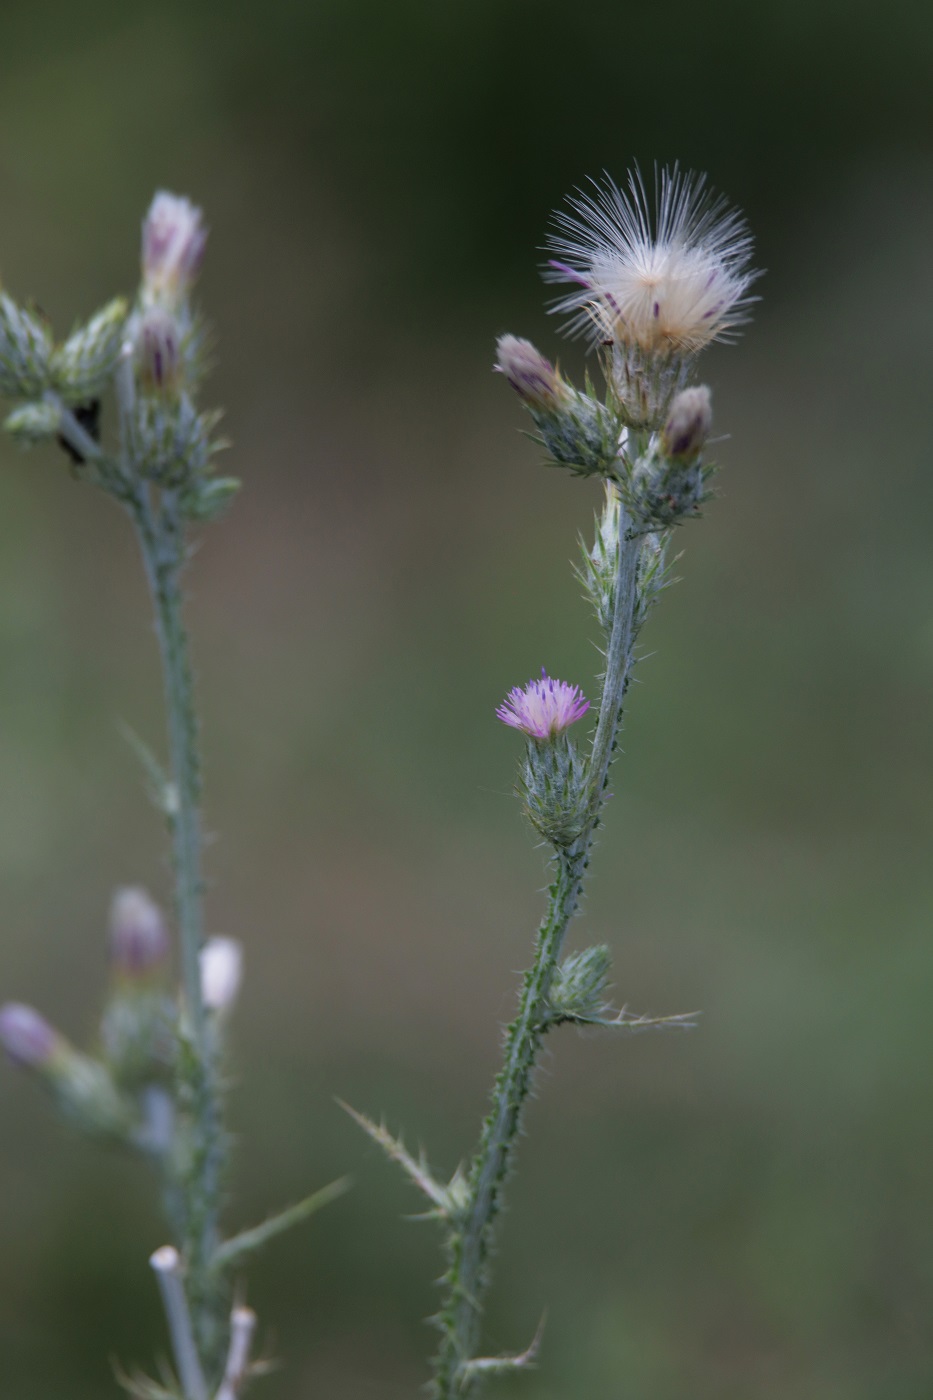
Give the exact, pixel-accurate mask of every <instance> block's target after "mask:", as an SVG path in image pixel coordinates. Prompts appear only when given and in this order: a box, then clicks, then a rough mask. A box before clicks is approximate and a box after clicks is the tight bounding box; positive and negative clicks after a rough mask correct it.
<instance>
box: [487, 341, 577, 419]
mask: <svg viewBox="0 0 933 1400" xmlns="http://www.w3.org/2000/svg"><path fill="white" fill-rule="evenodd" d="M494 369H495V370H496V371H497V373H499V374H504V375H505V377H506V379H507V380H508V381H509V383H510V384H511V386H512V388H513V389H514V390H515V392H516V394H518V396H519V398H521V399H522V400H523V401H524V402H525V403H526V404H527V405H528V407H529V408H532V409H537V410H539V411H543V412H548V411H550V412H552V413H553V412H556V411H557V410H558V409H559V408H560V407H561V405H562V404H563V403H564V402H565V401H566V398H567V393H568V389H567V384H566V383H565V381H564V380H563V379H562V378H561V376H560V374H559V373H558V372H557V370H556V369H555V368H554V366H553V365H552V364H551V362H550V360H546V359H545V358H544V356H543V355H542V354H541V352H540V350H536V349H535V347H534V346H533V345H532V343H531V341H530V340H522V339H520V337H519V336H517V335H500V337H499V339H498V341H497V342H496V364H495V366H494Z"/></svg>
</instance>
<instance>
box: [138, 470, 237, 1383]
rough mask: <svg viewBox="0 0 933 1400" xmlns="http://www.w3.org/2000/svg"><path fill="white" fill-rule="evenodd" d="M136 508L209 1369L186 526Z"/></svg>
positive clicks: (184, 1189) (215, 1339)
mask: <svg viewBox="0 0 933 1400" xmlns="http://www.w3.org/2000/svg"><path fill="white" fill-rule="evenodd" d="M131 509H132V514H133V518H134V520H135V523H136V527H137V532H138V535H139V540H140V546H141V550H142V556H143V562H144V565H145V569H146V576H147V579H148V582H149V588H150V592H151V594H152V600H153V606H154V609H155V618H156V632H157V634H158V638H159V648H160V652H161V657H162V671H163V679H164V687H165V703H166V711H167V719H168V737H169V751H170V756H171V773H172V794H171V798H172V800H171V802H170V803H169V804H167V805H168V807H169V811H168V817H169V826H170V830H171V837H172V865H173V870H174V876H175V905H176V913H177V918H178V927H179V936H180V941H181V962H182V985H183V987H184V998H185V1013H186V1022H187V1029H188V1038H187V1042H186V1043H185V1044H183V1046H182V1048H181V1066H180V1080H181V1083H182V1085H183V1088H184V1091H185V1093H186V1095H187V1098H188V1106H189V1110H190V1113H191V1121H192V1129H191V1141H190V1143H189V1144H188V1152H187V1157H186V1161H185V1163H184V1166H183V1172H184V1177H183V1180H181V1181H180V1182H179V1183H178V1194H179V1195H180V1197H181V1199H182V1201H183V1211H182V1215H183V1220H184V1236H185V1238H184V1241H183V1243H184V1249H185V1262H186V1271H187V1291H188V1297H189V1300H190V1303H191V1308H192V1312H193V1315H194V1325H195V1333H196V1338H197V1344H198V1349H199V1352H200V1355H201V1359H202V1361H203V1362H204V1365H205V1369H206V1370H207V1371H208V1373H211V1372H212V1371H213V1370H215V1369H216V1367H217V1365H218V1364H219V1358H220V1357H221V1354H222V1348H223V1346H224V1314H225V1311H226V1300H225V1299H224V1298H223V1297H222V1295H220V1294H219V1293H218V1289H217V1281H216V1272H215V1270H214V1269H213V1263H214V1257H215V1254H216V1250H217V1245H218V1215H219V1210H220V1196H221V1177H222V1170H223V1164H224V1155H225V1139H224V1133H223V1128H222V1123H221V1113H220V1101H219V1093H218V1088H217V1082H216V1079H217V1076H216V1066H215V1063H214V1049H213V1045H212V1038H211V1036H210V1027H209V1026H208V1023H207V1017H206V1015H205V1009H204V1002H203V998H202V995H201V968H200V953H201V945H202V942H203V920H202V909H201V901H202V876H201V845H202V837H201V818H200V798H201V771H200V756H199V751H198V730H197V717H196V712H195V706H194V687H193V683H192V677H191V666H190V662H189V659H188V637H187V632H186V630H185V625H184V619H183V616H182V593H181V587H180V581H179V576H180V573H181V570H182V568H183V565H184V562H185V539H184V526H183V522H182V519H181V516H180V514H179V513H178V510H177V503H176V501H175V499H174V497H173V494H172V493H171V492H169V491H163V492H162V494H161V497H160V499H159V502H158V509H156V508H155V507H154V505H153V502H152V499H151V497H150V495H149V494H148V491H146V489H145V488H143V489H141V490H140V491H139V492H138V493H137V494H136V495H135V496H134V498H133V502H132V507H131Z"/></svg>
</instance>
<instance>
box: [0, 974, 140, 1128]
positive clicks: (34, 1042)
mask: <svg viewBox="0 0 933 1400" xmlns="http://www.w3.org/2000/svg"><path fill="white" fill-rule="evenodd" d="M0 1044H2V1045H3V1048H4V1049H5V1050H6V1052H7V1054H8V1055H9V1057H10V1059H11V1060H12V1061H13V1062H14V1064H17V1065H21V1066H22V1067H23V1068H24V1069H31V1070H34V1071H35V1072H36V1073H37V1074H38V1075H39V1078H40V1080H41V1081H42V1083H43V1084H44V1085H45V1087H46V1089H47V1090H48V1091H49V1093H51V1095H52V1097H53V1098H54V1100H55V1102H56V1104H57V1105H58V1108H59V1109H60V1111H61V1112H62V1113H63V1114H64V1116H65V1117H66V1118H68V1119H69V1120H70V1121H71V1122H72V1123H74V1124H75V1125H76V1126H77V1127H79V1128H80V1129H81V1130H82V1131H83V1132H86V1133H90V1134H91V1135H92V1136H96V1137H110V1138H113V1137H116V1138H126V1137H127V1136H128V1134H129V1133H130V1132H131V1130H132V1127H133V1108H132V1105H131V1104H130V1103H129V1102H128V1101H127V1100H126V1099H124V1098H123V1096H122V1095H121V1094H120V1093H119V1091H118V1090H117V1087H116V1085H115V1084H114V1082H113V1079H112V1078H111V1076H110V1074H109V1072H108V1070H107V1069H106V1067H105V1066H104V1065H102V1064H101V1063H100V1061H99V1060H92V1059H91V1058H90V1057H89V1056H87V1055H81V1054H79V1053H78V1052H77V1051H76V1050H75V1049H74V1048H73V1046H71V1045H69V1044H68V1041H67V1040H66V1039H65V1037H64V1036H63V1035H59V1033H58V1031H56V1030H55V1029H54V1027H52V1026H50V1025H49V1023H48V1021H46V1020H45V1019H44V1017H42V1016H40V1015H39V1013H38V1011H34V1010H33V1008H32V1007H31V1006H23V1005H21V1004H19V1003H18V1002H8V1003H7V1005H6V1006H4V1007H2V1008H0Z"/></svg>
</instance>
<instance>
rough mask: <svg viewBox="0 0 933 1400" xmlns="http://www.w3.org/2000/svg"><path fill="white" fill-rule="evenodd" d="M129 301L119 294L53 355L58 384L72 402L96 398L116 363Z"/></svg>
mask: <svg viewBox="0 0 933 1400" xmlns="http://www.w3.org/2000/svg"><path fill="white" fill-rule="evenodd" d="M126 313H127V305H126V302H125V301H124V300H123V298H122V297H117V298H116V299H115V300H114V301H111V302H109V303H108V304H107V305H106V306H105V307H103V308H102V309H101V310H100V311H98V312H97V314H96V315H95V316H92V317H91V319H90V320H89V321H88V322H87V324H86V325H84V326H80V327H79V328H78V330H76V331H75V332H74V333H73V334H72V335H70V336H69V337H68V339H67V340H66V341H65V343H64V345H60V346H59V347H58V349H57V350H56V351H55V352H54V353H53V355H52V362H51V368H52V377H53V380H54V382H55V387H56V388H57V389H58V391H59V392H60V393H61V394H62V395H64V397H65V398H66V399H67V400H68V402H69V403H80V402H81V401H82V400H85V399H93V398H96V397H97V396H98V395H99V394H100V393H101V392H102V390H103V388H104V386H105V385H106V384H107V382H108V380H109V379H110V378H111V376H112V375H113V372H114V370H115V369H116V367H117V360H118V359H119V356H120V346H121V344H122V341H123V327H124V323H125V321H126Z"/></svg>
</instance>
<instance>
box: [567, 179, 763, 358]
mask: <svg viewBox="0 0 933 1400" xmlns="http://www.w3.org/2000/svg"><path fill="white" fill-rule="evenodd" d="M593 183H594V192H593V193H592V194H587V193H583V192H580V191H578V192H577V193H576V194H574V195H572V196H571V197H570V199H569V200H568V203H569V205H570V209H571V210H572V212H571V213H558V214H556V215H555V219H554V222H555V225H556V232H555V233H554V234H553V235H552V236H551V238H550V239H549V241H548V251H549V252H551V253H553V254H554V257H552V258H551V259H550V261H549V262H548V264H547V267H546V268H545V271H544V277H545V280H546V281H549V282H570V283H573V284H574V290H573V291H571V292H568V293H567V294H566V295H565V296H562V297H560V298H559V299H558V300H557V301H556V302H555V303H554V305H553V307H552V308H551V309H552V310H553V311H556V312H569V313H570V317H571V319H570V321H569V323H568V329H569V330H570V332H571V333H572V334H577V335H579V334H585V335H587V336H589V338H590V339H591V340H592V341H593V342H594V343H598V342H600V341H611V342H613V343H614V344H615V345H617V346H619V347H621V348H625V349H628V350H632V349H637V350H639V351H641V352H642V353H644V354H648V355H662V356H663V355H669V354H675V355H684V354H694V353H695V352H696V351H698V350H702V349H703V347H704V346H705V345H708V344H709V343H710V342H711V341H713V340H723V339H728V338H730V336H731V335H732V334H733V333H734V331H735V329H736V327H737V326H739V325H741V324H742V322H743V321H744V320H746V319H747V317H746V314H745V313H746V310H747V307H748V304H749V300H750V298H749V297H748V295H747V294H748V288H749V286H750V284H751V282H752V281H753V280H754V277H755V275H756V274H755V273H753V272H752V271H750V269H749V266H748V262H749V258H750V256H751V249H752V240H751V235H750V234H749V232H748V228H747V226H746V223H745V220H744V219H743V217H742V215H741V214H740V213H739V212H738V211H737V210H735V209H731V208H730V207H729V205H728V204H727V203H726V201H725V200H724V199H723V198H721V197H718V196H715V195H713V194H711V193H710V191H709V190H708V189H707V187H706V177H705V176H704V175H696V174H691V173H688V174H681V173H680V171H679V169H678V168H677V166H676V165H675V166H674V168H673V169H672V170H666V169H665V170H662V171H661V175H660V181H659V188H658V190H657V192H656V198H655V207H654V209H653V210H652V209H651V208H650V207H649V203H648V196H647V193H646V191H645V186H644V183H643V181H642V178H641V174H640V173H639V172H638V171H637V170H635V171H632V172H630V174H629V177H628V189H627V190H622V189H619V187H618V186H617V185H615V184H613V182H612V181H611V180H610V179H608V177H607V178H606V180H605V182H604V183H603V184H599V183H597V182H595V181H594V182H593Z"/></svg>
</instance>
